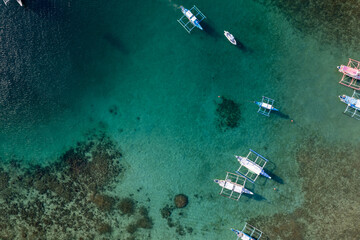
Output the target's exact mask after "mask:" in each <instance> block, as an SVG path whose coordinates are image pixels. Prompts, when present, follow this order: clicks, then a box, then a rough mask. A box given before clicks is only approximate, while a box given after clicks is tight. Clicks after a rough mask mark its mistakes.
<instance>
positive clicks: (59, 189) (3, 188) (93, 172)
mask: <svg viewBox="0 0 360 240" xmlns="http://www.w3.org/2000/svg"><path fill="white" fill-rule="evenodd" d="M121 157H122V154H121V152H120V151H119V147H118V146H117V145H116V144H115V143H114V142H113V141H112V140H111V139H110V138H108V137H107V136H105V135H104V134H103V133H101V134H90V135H89V136H88V141H86V142H79V143H78V144H77V146H76V147H74V148H71V149H69V150H67V151H66V152H65V153H64V154H63V155H62V156H61V157H60V158H59V160H58V161H57V162H55V163H53V164H51V165H49V166H46V167H42V166H29V167H20V165H19V164H17V162H16V161H12V162H3V161H1V162H0V212H1V214H0V239H4V240H7V239H49V240H52V239H54V240H55V239H56V240H59V239H146V238H147V237H148V236H149V232H146V231H141V232H138V233H135V231H136V229H138V228H142V229H151V228H152V225H153V223H152V220H151V218H150V217H149V216H148V210H147V208H144V207H142V208H140V209H139V211H138V212H137V213H135V214H134V212H135V202H134V200H133V199H131V198H125V200H124V199H122V200H121V201H120V200H119V197H117V196H113V195H112V194H111V193H112V190H113V189H114V187H115V186H116V184H117V182H118V181H120V180H121V177H122V176H123V173H124V170H125V167H124V166H125V165H124V163H123V161H121ZM117 206H122V207H119V208H118V207H117ZM122 213H123V214H122ZM124 213H125V214H124ZM128 222H133V223H134V226H135V227H136V229H135V230H134V231H133V232H132V233H134V234H136V235H133V236H132V235H129V233H127V232H126V231H127V229H126V226H127V225H128ZM115 229H116V231H115ZM128 232H131V231H128ZM117 233H121V235H114V234H117ZM142 235H144V236H146V237H143V236H142ZM105 237H106V238H105Z"/></svg>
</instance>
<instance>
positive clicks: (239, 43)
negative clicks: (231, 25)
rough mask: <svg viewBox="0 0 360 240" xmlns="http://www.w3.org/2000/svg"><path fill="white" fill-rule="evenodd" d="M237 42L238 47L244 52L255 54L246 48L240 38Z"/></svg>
mask: <svg viewBox="0 0 360 240" xmlns="http://www.w3.org/2000/svg"><path fill="white" fill-rule="evenodd" d="M235 40H236V47H237V48H239V49H240V50H241V51H243V52H253V51H252V50H251V49H249V48H248V47H246V46H245V45H244V44H243V43H242V42H241V41H240V40H239V39H238V38H235Z"/></svg>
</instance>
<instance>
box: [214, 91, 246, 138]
mask: <svg viewBox="0 0 360 240" xmlns="http://www.w3.org/2000/svg"><path fill="white" fill-rule="evenodd" d="M216 114H217V117H218V118H217V126H218V127H219V128H220V129H221V130H223V131H226V130H227V129H231V128H235V127H237V126H238V125H239V121H240V118H241V112H240V105H239V104H237V103H235V102H234V101H233V100H231V99H228V98H226V97H221V102H220V103H217V107H216Z"/></svg>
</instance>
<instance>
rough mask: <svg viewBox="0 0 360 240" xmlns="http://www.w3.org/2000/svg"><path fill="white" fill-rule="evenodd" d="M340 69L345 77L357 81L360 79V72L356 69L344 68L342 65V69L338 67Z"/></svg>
mask: <svg viewBox="0 0 360 240" xmlns="http://www.w3.org/2000/svg"><path fill="white" fill-rule="evenodd" d="M337 68H338V69H339V72H341V73H344V74H345V75H347V76H349V77H352V78H355V79H358V80H359V79H360V71H359V70H358V69H356V68H352V67H348V66H344V65H341V66H340V67H339V66H338V67H337Z"/></svg>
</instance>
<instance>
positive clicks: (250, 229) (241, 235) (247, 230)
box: [230, 223, 263, 240]
mask: <svg viewBox="0 0 360 240" xmlns="http://www.w3.org/2000/svg"><path fill="white" fill-rule="evenodd" d="M230 230H231V231H233V232H234V233H235V234H236V236H237V239H236V240H240V239H241V240H260V238H261V236H262V235H263V232H262V231H260V230H259V229H257V228H256V227H254V226H251V225H250V224H248V223H245V226H244V228H243V229H242V230H241V231H240V230H236V229H233V228H230Z"/></svg>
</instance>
